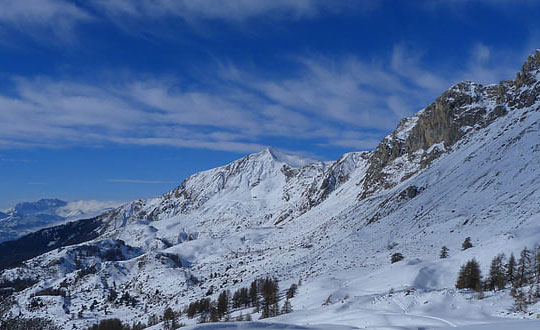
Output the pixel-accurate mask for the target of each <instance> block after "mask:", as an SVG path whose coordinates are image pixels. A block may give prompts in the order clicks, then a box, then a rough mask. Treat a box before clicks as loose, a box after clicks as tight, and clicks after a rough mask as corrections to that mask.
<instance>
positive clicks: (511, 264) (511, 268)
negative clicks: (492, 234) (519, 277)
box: [506, 253, 516, 286]
mask: <svg viewBox="0 0 540 330" xmlns="http://www.w3.org/2000/svg"><path fill="white" fill-rule="evenodd" d="M515 279H516V258H515V257H514V254H513V253H512V254H510V259H508V263H507V264H506V282H507V283H510V285H512V286H513V285H514V282H515Z"/></svg>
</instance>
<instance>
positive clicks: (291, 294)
mask: <svg viewBox="0 0 540 330" xmlns="http://www.w3.org/2000/svg"><path fill="white" fill-rule="evenodd" d="M296 290H298V286H297V285H296V284H295V283H293V284H291V286H290V287H289V290H287V295H286V297H287V299H291V298H294V296H295V295H296Z"/></svg>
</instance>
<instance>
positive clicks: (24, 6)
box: [0, 0, 93, 39]
mask: <svg viewBox="0 0 540 330" xmlns="http://www.w3.org/2000/svg"><path fill="white" fill-rule="evenodd" d="M0 8H1V10H0V29H4V30H5V29H14V30H17V31H19V32H22V33H25V34H29V35H31V36H34V37H38V36H39V38H43V36H44V35H49V36H51V35H52V36H54V37H59V38H61V39H71V38H72V37H73V29H74V28H75V27H76V26H77V25H78V24H81V23H86V22H89V21H91V20H92V19H93V15H92V14H91V13H89V12H88V11H87V10H85V9H83V8H81V7H79V6H77V5H75V4H74V3H72V2H69V1H64V0H25V1H11V0H0ZM0 31H1V30H0Z"/></svg>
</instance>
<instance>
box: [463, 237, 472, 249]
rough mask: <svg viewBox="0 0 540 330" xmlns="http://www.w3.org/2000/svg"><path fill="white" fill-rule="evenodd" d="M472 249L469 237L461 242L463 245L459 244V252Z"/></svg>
mask: <svg viewBox="0 0 540 330" xmlns="http://www.w3.org/2000/svg"><path fill="white" fill-rule="evenodd" d="M472 247H473V245H472V243H471V238H470V237H467V238H465V240H464V241H463V244H461V250H462V251H465V250H467V249H470V248H472Z"/></svg>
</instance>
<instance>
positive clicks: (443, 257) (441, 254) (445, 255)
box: [439, 246, 449, 259]
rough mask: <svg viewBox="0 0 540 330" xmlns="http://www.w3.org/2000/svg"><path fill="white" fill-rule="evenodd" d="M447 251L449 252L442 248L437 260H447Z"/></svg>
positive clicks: (444, 247)
mask: <svg viewBox="0 0 540 330" xmlns="http://www.w3.org/2000/svg"><path fill="white" fill-rule="evenodd" d="M448 251H449V249H448V248H447V247H446V246H443V247H442V248H441V253H439V258H441V259H445V258H448Z"/></svg>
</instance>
